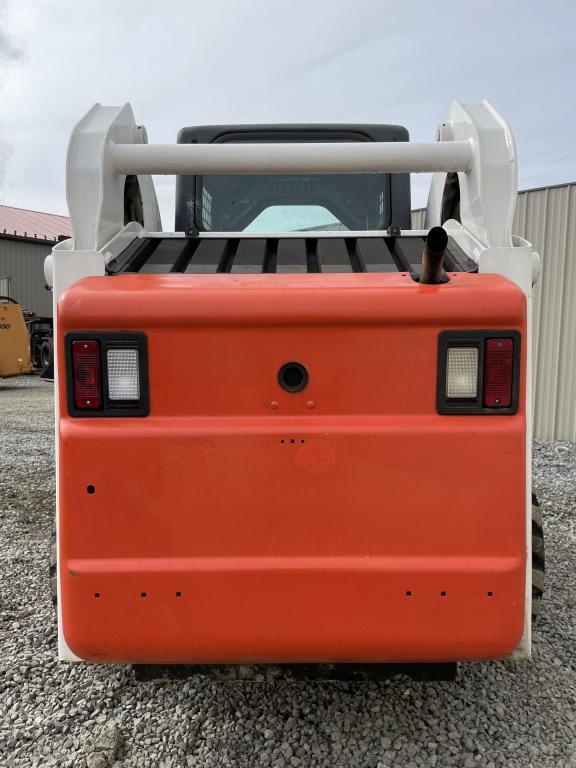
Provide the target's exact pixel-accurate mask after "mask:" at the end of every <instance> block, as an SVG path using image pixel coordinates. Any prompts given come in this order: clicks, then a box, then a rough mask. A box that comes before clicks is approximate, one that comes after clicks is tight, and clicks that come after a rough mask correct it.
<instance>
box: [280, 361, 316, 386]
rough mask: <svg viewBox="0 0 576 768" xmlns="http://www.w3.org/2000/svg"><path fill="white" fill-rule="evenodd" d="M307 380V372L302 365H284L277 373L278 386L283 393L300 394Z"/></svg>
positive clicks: (292, 363) (293, 363)
mask: <svg viewBox="0 0 576 768" xmlns="http://www.w3.org/2000/svg"><path fill="white" fill-rule="evenodd" d="M308 379H309V376H308V371H307V370H306V368H305V367H304V366H303V365H302V363H295V362H291V363H284V365H283V366H282V367H281V368H280V370H279V371H278V384H279V385H280V386H281V387H282V389H283V390H284V391H285V392H302V390H303V389H304V388H305V387H306V385H307V384H308Z"/></svg>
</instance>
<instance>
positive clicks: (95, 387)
mask: <svg viewBox="0 0 576 768" xmlns="http://www.w3.org/2000/svg"><path fill="white" fill-rule="evenodd" d="M72 368H73V376H74V405H75V406H76V408H79V409H81V410H86V411H93V410H96V409H98V408H100V406H101V405H102V389H101V384H100V345H99V344H98V342H97V341H74V342H72Z"/></svg>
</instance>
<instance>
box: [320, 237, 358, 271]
mask: <svg viewBox="0 0 576 768" xmlns="http://www.w3.org/2000/svg"><path fill="white" fill-rule="evenodd" d="M318 264H319V266H320V271H321V272H352V264H351V262H350V256H349V255H348V248H347V247H346V243H345V242H344V239H341V238H339V237H335V238H324V239H323V240H318Z"/></svg>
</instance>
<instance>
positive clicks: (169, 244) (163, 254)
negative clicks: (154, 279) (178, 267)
mask: <svg viewBox="0 0 576 768" xmlns="http://www.w3.org/2000/svg"><path fill="white" fill-rule="evenodd" d="M185 247H186V241H185V240H184V241H182V240H181V239H180V238H171V237H167V238H166V239H165V240H160V245H159V246H158V247H157V248H155V250H154V252H153V253H152V254H151V256H149V257H148V258H147V259H146V261H145V262H144V264H142V266H141V267H140V269H139V270H138V272H139V273H140V274H141V275H145V274H148V275H160V274H163V273H164V272H172V271H173V267H174V264H175V263H176V262H177V261H178V259H179V257H180V255H181V253H182V251H183V250H184V248H185Z"/></svg>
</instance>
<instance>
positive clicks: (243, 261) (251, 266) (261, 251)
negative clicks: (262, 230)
mask: <svg viewBox="0 0 576 768" xmlns="http://www.w3.org/2000/svg"><path fill="white" fill-rule="evenodd" d="M265 262H266V240H264V239H262V240H252V239H250V240H240V241H239V242H238V250H237V251H236V255H235V256H234V260H233V262H232V267H231V268H230V272H232V273H234V274H250V273H257V272H263V271H264V266H265Z"/></svg>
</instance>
